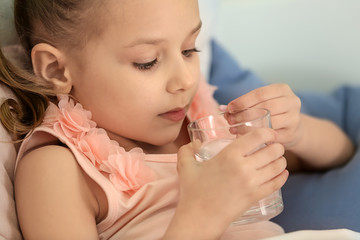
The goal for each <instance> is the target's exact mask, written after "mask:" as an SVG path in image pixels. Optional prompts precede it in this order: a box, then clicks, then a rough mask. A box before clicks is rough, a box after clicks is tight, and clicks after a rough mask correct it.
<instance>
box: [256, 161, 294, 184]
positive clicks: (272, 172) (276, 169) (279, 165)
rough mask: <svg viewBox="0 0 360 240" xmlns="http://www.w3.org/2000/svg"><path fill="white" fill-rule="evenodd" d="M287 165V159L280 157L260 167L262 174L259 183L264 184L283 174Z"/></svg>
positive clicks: (259, 170)
mask: <svg viewBox="0 0 360 240" xmlns="http://www.w3.org/2000/svg"><path fill="white" fill-rule="evenodd" d="M286 166H287V162H286V159H285V158H284V157H279V158H278V159H276V160H274V161H272V162H270V163H269V164H268V165H266V166H264V167H262V168H260V169H258V175H259V176H260V177H259V178H258V179H259V181H260V182H259V183H260V184H263V183H266V182H268V181H270V180H271V179H273V178H275V177H276V176H278V175H279V174H281V173H282V172H283V171H284V170H285V169H286Z"/></svg>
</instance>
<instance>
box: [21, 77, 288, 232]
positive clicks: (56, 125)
mask: <svg viewBox="0 0 360 240" xmlns="http://www.w3.org/2000/svg"><path fill="white" fill-rule="evenodd" d="M199 89H200V90H199V91H198V93H197V95H196V96H195V98H194V102H193V104H192V106H191V109H190V110H189V113H188V118H189V119H190V120H193V119H196V118H198V117H201V116H203V115H207V114H209V113H211V112H214V111H217V104H216V102H215V101H214V99H213V98H212V93H213V91H214V88H213V87H211V86H209V85H207V84H206V83H205V82H204V81H202V82H201V84H200V86H199ZM59 100H60V101H59V104H58V106H56V105H54V104H51V105H50V106H49V108H48V109H47V113H46V117H45V119H44V121H43V124H42V125H41V126H40V127H38V128H36V129H35V130H34V132H32V133H31V134H30V136H29V137H28V138H26V139H25V140H24V142H23V144H22V146H21V148H20V150H19V153H18V158H17V163H18V161H20V160H21V158H22V157H23V156H24V154H25V153H26V152H28V151H30V150H32V149H34V148H36V147H39V146H44V145H51V144H59V143H60V142H61V143H63V144H65V145H66V146H67V147H68V148H69V149H70V150H71V151H72V153H73V154H74V156H75V158H76V160H77V162H78V164H79V165H80V166H81V168H82V169H83V170H84V172H85V173H86V174H87V175H88V176H89V177H90V178H91V179H92V180H93V181H95V182H96V183H97V184H98V185H99V186H100V187H101V188H102V190H103V191H104V193H105V195H106V198H107V201H108V214H107V216H106V218H105V219H104V220H103V221H101V222H100V223H99V224H98V225H97V229H98V233H99V237H100V239H160V238H161V237H162V236H163V234H164V232H165V230H166V229H167V226H168V225H169V223H170V220H171V218H172V216H173V214H174V211H175V208H176V204H177V201H178V193H179V192H178V176H177V171H176V161H177V155H176V154H144V153H143V151H142V150H141V149H140V148H135V149H132V150H131V151H129V152H126V151H125V150H124V149H123V148H122V147H121V146H119V145H118V143H117V142H115V141H112V140H110V139H109V137H108V135H107V134H106V132H105V131H104V130H103V129H99V128H97V127H96V123H95V122H93V121H92V120H91V113H90V112H88V111H86V110H84V109H83V108H82V106H81V105H80V104H75V103H74V102H73V100H71V99H69V98H68V97H67V96H60V97H59ZM15 171H16V169H15ZM282 233H283V230H282V228H281V227H280V226H278V225H276V224H274V223H272V222H270V221H264V222H260V223H256V224H248V225H231V226H230V227H229V229H228V230H227V231H226V233H225V234H224V236H223V239H260V238H263V237H269V236H274V235H278V234H282Z"/></svg>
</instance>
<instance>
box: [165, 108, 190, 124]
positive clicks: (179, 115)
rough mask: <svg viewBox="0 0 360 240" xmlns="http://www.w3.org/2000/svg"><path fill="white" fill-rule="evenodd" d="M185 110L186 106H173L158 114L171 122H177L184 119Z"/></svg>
mask: <svg viewBox="0 0 360 240" xmlns="http://www.w3.org/2000/svg"><path fill="white" fill-rule="evenodd" d="M186 112H187V110H186V108H175V109H172V110H170V111H168V112H165V113H161V114H160V115H159V116H160V117H162V118H165V119H167V120H170V121H172V122H179V121H182V120H184V118H185V117H186Z"/></svg>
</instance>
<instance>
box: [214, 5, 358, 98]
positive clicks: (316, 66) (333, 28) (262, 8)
mask: <svg viewBox="0 0 360 240" xmlns="http://www.w3.org/2000/svg"><path fill="white" fill-rule="evenodd" d="M359 12H360V1H359V0H221V3H220V13H219V16H218V22H217V25H216V26H215V27H216V37H217V38H218V39H219V41H220V42H221V43H222V44H223V45H225V47H226V48H227V49H228V50H230V51H231V53H232V54H233V56H235V57H236V58H237V59H238V60H239V61H240V62H241V63H242V65H243V66H245V67H248V68H251V69H253V70H254V71H256V72H257V73H258V75H260V76H261V77H262V78H263V79H265V80H266V81H269V82H286V83H289V84H290V85H291V86H292V87H293V88H294V89H314V90H320V91H324V92H327V91H330V90H331V89H333V88H334V87H336V86H338V85H341V84H356V85H360V14H359Z"/></svg>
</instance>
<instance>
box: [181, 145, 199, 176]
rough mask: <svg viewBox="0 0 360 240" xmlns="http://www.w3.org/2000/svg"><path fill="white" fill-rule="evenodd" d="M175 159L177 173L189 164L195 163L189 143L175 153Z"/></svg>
mask: <svg viewBox="0 0 360 240" xmlns="http://www.w3.org/2000/svg"><path fill="white" fill-rule="evenodd" d="M177 157H178V161H177V169H178V171H179V172H181V170H182V169H184V168H185V167H186V166H188V165H189V164H194V163H196V160H195V155H194V150H193V147H192V144H191V143H189V144H186V145H184V146H182V147H181V148H180V149H179V151H178V153H177Z"/></svg>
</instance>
